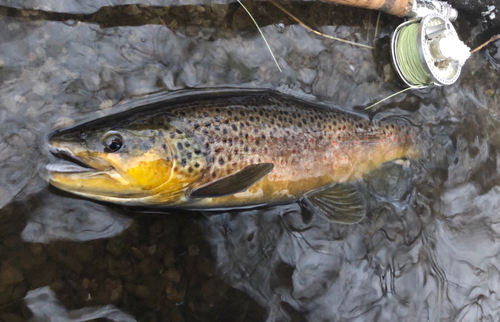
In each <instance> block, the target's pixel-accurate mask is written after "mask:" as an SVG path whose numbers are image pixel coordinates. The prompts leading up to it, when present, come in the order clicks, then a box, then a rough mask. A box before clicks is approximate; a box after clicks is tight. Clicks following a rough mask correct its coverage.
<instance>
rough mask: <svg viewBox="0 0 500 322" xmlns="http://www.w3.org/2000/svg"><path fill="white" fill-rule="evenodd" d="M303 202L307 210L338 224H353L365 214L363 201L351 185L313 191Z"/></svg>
mask: <svg viewBox="0 0 500 322" xmlns="http://www.w3.org/2000/svg"><path fill="white" fill-rule="evenodd" d="M303 201H304V204H305V206H306V207H307V208H309V210H312V211H313V212H316V213H320V214H322V215H323V216H325V217H326V218H328V219H329V220H331V221H335V222H338V223H343V224H355V223H358V222H360V221H361V219H363V217H364V216H365V214H366V203H365V199H364V197H363V196H362V195H361V193H360V192H359V190H358V189H357V188H356V187H354V186H353V185H351V184H335V185H332V186H328V187H325V188H321V189H317V190H313V191H311V192H308V193H307V194H306V195H305V196H304V199H303Z"/></svg>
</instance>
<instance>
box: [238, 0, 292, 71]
mask: <svg viewBox="0 0 500 322" xmlns="http://www.w3.org/2000/svg"><path fill="white" fill-rule="evenodd" d="M238 3H239V4H240V5H241V6H242V7H243V9H245V11H246V12H247V13H248V15H249V16H250V18H251V19H252V21H253V23H254V24H255V26H256V27H257V29H258V30H259V32H260V35H261V36H262V39H264V42H265V43H266V46H267V49H269V52H270V53H271V56H273V59H274V62H275V63H276V66H278V69H279V70H280V72H282V70H281V68H280V65H279V64H278V61H277V60H276V57H274V54H273V51H272V50H271V46H269V44H268V43H267V40H266V37H264V33H263V32H262V30H260V27H259V25H258V24H257V21H255V19H254V18H253V17H252V14H251V13H250V11H248V9H247V8H246V7H245V6H244V5H243V3H241V1H240V0H238Z"/></svg>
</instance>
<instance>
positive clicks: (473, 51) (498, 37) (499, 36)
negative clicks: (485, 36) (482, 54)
mask: <svg viewBox="0 0 500 322" xmlns="http://www.w3.org/2000/svg"><path fill="white" fill-rule="evenodd" d="M497 39H500V34H498V35H496V36H493V37H491V38H490V40H488V41H487V42H485V43H484V44H482V45H481V46H479V47H477V48H476V49H474V50H472V51H471V52H470V53H471V54H473V53H475V52H476V51H478V50H480V49H481V48H483V47H484V46H486V45H487V44H489V43H490V42H492V41H495V40H497Z"/></svg>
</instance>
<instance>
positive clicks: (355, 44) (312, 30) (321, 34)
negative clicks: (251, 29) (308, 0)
mask: <svg viewBox="0 0 500 322" xmlns="http://www.w3.org/2000/svg"><path fill="white" fill-rule="evenodd" d="M238 1H239V0H238ZM269 1H270V2H271V3H272V4H274V5H275V6H276V7H278V9H280V10H281V11H283V12H284V13H286V14H287V15H288V16H290V18H292V19H293V20H295V21H296V22H297V23H299V24H300V25H301V26H302V27H304V28H306V29H307V30H309V31H310V32H313V33H315V34H316V35H320V36H323V37H326V38H329V39H333V40H337V41H341V42H345V43H348V44H351V45H354V46H360V47H365V48H370V49H373V47H372V46H367V45H363V44H358V43H355V42H352V41H348V40H345V39H342V38H337V37H333V36H330V35H327V34H324V33H322V32H319V31H316V30H314V29H312V28H311V27H309V26H308V25H306V24H305V23H303V22H302V21H300V20H299V19H298V18H297V17H295V16H294V15H292V14H291V13H290V12H288V11H287V10H286V9H285V8H283V7H282V6H281V5H280V4H278V3H277V2H275V1H273V0H269Z"/></svg>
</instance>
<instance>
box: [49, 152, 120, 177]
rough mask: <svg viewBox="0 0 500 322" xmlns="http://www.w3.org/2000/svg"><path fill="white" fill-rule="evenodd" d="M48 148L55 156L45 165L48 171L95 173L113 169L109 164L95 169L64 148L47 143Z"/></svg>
mask: <svg viewBox="0 0 500 322" xmlns="http://www.w3.org/2000/svg"><path fill="white" fill-rule="evenodd" d="M48 150H49V151H50V153H51V154H52V155H53V156H55V157H56V158H57V160H56V161H54V162H51V163H49V164H48V165H47V166H46V167H45V168H46V169H47V170H48V171H49V172H50V173H68V174H71V173H81V172H87V173H97V172H102V171H108V170H111V169H113V167H112V166H111V165H110V164H107V165H106V168H105V169H97V168H95V167H92V166H91V165H89V164H88V163H86V162H85V161H83V160H82V159H81V158H79V157H77V156H76V155H74V154H73V152H71V151H70V150H69V149H66V148H60V147H55V146H53V145H49V146H48Z"/></svg>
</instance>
